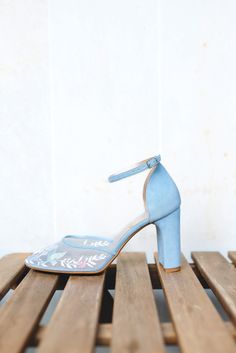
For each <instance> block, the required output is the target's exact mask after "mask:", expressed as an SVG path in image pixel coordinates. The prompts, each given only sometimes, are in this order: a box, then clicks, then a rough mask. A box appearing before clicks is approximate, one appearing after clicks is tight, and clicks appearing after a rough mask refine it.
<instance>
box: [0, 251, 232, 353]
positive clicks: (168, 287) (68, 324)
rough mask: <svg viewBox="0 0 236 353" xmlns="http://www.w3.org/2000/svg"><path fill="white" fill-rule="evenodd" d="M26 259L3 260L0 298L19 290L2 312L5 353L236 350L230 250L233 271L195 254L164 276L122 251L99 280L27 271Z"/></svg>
mask: <svg viewBox="0 0 236 353" xmlns="http://www.w3.org/2000/svg"><path fill="white" fill-rule="evenodd" d="M27 255H28V254H11V255H7V256H5V257H3V258H2V259H1V260H0V293H1V294H2V296H4V295H5V294H6V293H7V291H8V290H9V289H10V288H15V289H14V291H12V292H11V293H10V295H9V297H8V298H7V300H4V301H3V302H2V303H1V307H0V352H1V353H10V352H11V353H20V352H24V349H25V348H26V347H28V346H36V347H37V348H38V349H37V352H39V353H43V352H44V353H50V352H57V353H60V352H63V353H64V352H66V353H74V352H76V353H79V352H83V353H90V352H94V350H95V345H104V346H111V351H112V352H113V353H116V352H122V353H123V352H124V353H125V352H132V353H144V352H152V353H154V352H156V353H157V352H159V353H160V352H161V353H162V352H165V351H166V348H165V347H164V344H168V345H170V344H176V345H178V346H179V347H180V350H181V352H182V353H196V352H197V353H204V352H207V353H209V352H214V353H219V352H224V353H231V352H236V344H235V339H236V327H235V326H234V324H235V293H236V289H235V283H236V277H235V272H236V268H235V266H236V251H230V252H229V257H230V259H231V260H232V262H233V263H234V264H235V266H234V265H233V264H231V263H229V262H228V261H227V260H226V259H225V258H224V257H223V256H222V255H220V254H219V253H215V252H214V253H212V252H210V253H205V252H203V253H202V252H200V253H199V252H194V253H193V258H194V261H195V263H193V264H190V265H189V264H188V263H187V261H186V260H185V259H184V258H183V267H182V270H181V272H176V273H166V272H164V271H163V269H162V268H161V267H160V266H159V265H158V259H157V258H156V262H157V265H156V264H149V265H147V263H146V258H145V255H144V254H142V253H123V254H121V255H119V258H118V265H117V266H116V265H114V264H113V265H112V266H111V267H110V268H109V269H108V270H107V271H106V274H102V275H95V276H69V275H56V274H49V273H42V272H37V271H32V270H30V271H29V272H28V273H27V270H26V268H25V266H24V259H25V257H26V256H27ZM158 273H159V275H158ZM103 287H104V288H103ZM162 287H163V289H164V292H165V296H166V299H167V304H168V306H169V310H170V314H171V321H170V322H164V323H163V322H162V323H160V322H159V317H158V313H157V309H158V308H156V303H155V300H154V295H153V288H158V289H161V288H162ZM209 287H210V288H212V290H213V291H214V292H215V294H216V297H217V298H218V300H219V301H220V302H221V303H222V304H223V306H224V308H225V310H226V311H227V312H228V313H229V316H230V319H231V320H232V322H231V321H229V322H223V320H222V319H221V318H220V317H219V314H218V313H217V312H216V310H215V307H214V306H213V304H212V303H211V301H210V299H209V298H208V296H207V295H206V293H205V291H204V288H209ZM56 289H60V290H62V291H63V293H62V296H61V298H60V300H59V302H58V303H57V305H56V309H55V311H54V313H53V315H52V317H51V318H50V319H49V323H48V324H47V325H46V326H39V323H40V319H41V317H42V315H43V314H44V312H45V311H46V309H47V307H48V304H49V302H50V299H51V297H52V296H53V293H54V292H55V290H56ZM110 289H115V292H114V293H115V300H114V301H113V297H112V296H111V292H110V291H109V290H110ZM113 302H114V305H113ZM99 320H100V322H99Z"/></svg>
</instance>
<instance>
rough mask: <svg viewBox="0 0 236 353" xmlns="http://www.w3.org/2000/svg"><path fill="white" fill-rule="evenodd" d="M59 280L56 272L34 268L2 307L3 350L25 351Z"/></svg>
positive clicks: (0, 338) (0, 336)
mask: <svg viewBox="0 0 236 353" xmlns="http://www.w3.org/2000/svg"><path fill="white" fill-rule="evenodd" d="M57 281H58V276H57V275H54V274H46V273H40V272H36V271H32V270H31V271H30V272H29V273H28V274H27V275H26V277H25V278H24V279H23V281H22V282H21V283H20V284H19V286H18V287H17V288H16V289H15V291H14V293H13V295H12V296H11V298H10V299H9V300H8V301H7V302H6V303H5V304H4V305H3V306H2V307H1V310H0V352H1V353H9V352H11V353H17V352H21V351H22V350H23V349H24V348H25V347H26V344H27V342H28V341H29V340H30V338H31V334H32V333H33V331H34V329H35V327H36V325H37V324H38V322H39V320H40V318H41V316H42V314H43V312H44V309H45V308H46V306H47V304H48V302H49V300H50V298H51V296H52V294H53V292H54V290H55V288H56V284H57Z"/></svg>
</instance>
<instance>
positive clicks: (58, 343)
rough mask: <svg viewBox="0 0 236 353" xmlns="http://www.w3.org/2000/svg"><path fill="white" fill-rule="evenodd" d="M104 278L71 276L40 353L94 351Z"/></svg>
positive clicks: (99, 276)
mask: <svg viewBox="0 0 236 353" xmlns="http://www.w3.org/2000/svg"><path fill="white" fill-rule="evenodd" d="M104 276H105V275H104V273H103V274H100V275H93V276H70V278H69V280H68V282H67V285H66V287H65V289H64V292H63V294H62V297H61V299H60V301H59V304H58V306H57V307H56V310H55V312H54V314H53V316H52V318H51V320H50V322H49V324H48V327H47V328H46V331H45V332H44V336H43V340H42V341H41V344H40V346H39V349H38V351H37V352H38V353H55V352H57V353H65V352H66V353H80V352H81V353H90V352H93V349H94V345H95V340H96V332H97V325H98V318H99V312H100V305H101V299H102V292H103V285H104Z"/></svg>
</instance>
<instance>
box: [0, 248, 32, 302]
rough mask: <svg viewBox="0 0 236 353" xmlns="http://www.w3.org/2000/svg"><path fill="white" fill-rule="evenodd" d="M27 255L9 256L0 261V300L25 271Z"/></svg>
mask: <svg viewBox="0 0 236 353" xmlns="http://www.w3.org/2000/svg"><path fill="white" fill-rule="evenodd" d="M28 255H29V254H28V253H19V254H9V255H5V256H4V257H2V258H1V259H0V299H1V298H2V297H3V296H4V295H5V294H6V292H7V291H8V290H9V289H10V288H11V286H12V285H13V284H14V283H15V282H16V281H17V279H18V278H19V277H20V276H21V274H22V273H23V272H24V271H25V269H26V268H25V266H24V260H25V258H26V257H27V256H28Z"/></svg>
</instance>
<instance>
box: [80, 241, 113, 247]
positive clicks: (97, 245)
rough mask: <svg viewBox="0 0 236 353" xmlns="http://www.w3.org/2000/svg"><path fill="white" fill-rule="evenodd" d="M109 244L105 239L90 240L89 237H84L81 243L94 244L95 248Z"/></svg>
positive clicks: (85, 244)
mask: <svg viewBox="0 0 236 353" xmlns="http://www.w3.org/2000/svg"><path fill="white" fill-rule="evenodd" d="M109 244H110V242H109V241H107V240H90V239H85V240H84V241H83V245H84V246H94V247H95V248H97V247H99V246H101V247H104V246H108V245H109Z"/></svg>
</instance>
